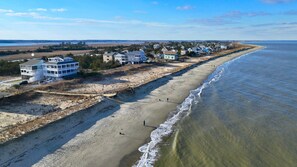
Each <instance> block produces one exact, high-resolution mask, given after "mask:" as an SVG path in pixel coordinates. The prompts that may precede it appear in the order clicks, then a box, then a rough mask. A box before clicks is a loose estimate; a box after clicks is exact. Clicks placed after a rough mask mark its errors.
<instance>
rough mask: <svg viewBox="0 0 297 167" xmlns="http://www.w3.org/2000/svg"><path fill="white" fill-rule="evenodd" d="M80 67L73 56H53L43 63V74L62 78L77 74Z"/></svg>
mask: <svg viewBox="0 0 297 167" xmlns="http://www.w3.org/2000/svg"><path fill="white" fill-rule="evenodd" d="M78 68H79V63H78V62H76V61H74V60H73V59H72V58H71V57H65V58H61V57H53V58H49V59H48V62H45V63H44V64H43V75H44V76H45V77H53V78H62V77H66V76H71V75H75V74H77V72H78Z"/></svg>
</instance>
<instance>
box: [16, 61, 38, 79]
mask: <svg viewBox="0 0 297 167" xmlns="http://www.w3.org/2000/svg"><path fill="white" fill-rule="evenodd" d="M43 63H44V61H43V60H42V59H32V60H29V61H27V62H25V63H22V64H20V71H21V76H22V79H28V80H29V81H31V82H34V81H36V80H41V79H43V69H42V65H43Z"/></svg>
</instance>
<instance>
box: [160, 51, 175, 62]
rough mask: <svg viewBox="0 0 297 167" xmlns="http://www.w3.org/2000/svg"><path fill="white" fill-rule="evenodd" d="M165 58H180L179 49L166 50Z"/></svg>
mask: <svg viewBox="0 0 297 167" xmlns="http://www.w3.org/2000/svg"><path fill="white" fill-rule="evenodd" d="M163 58H164V59H165V60H177V59H178V54H177V51H165V52H164V53H163Z"/></svg>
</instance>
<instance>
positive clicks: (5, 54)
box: [0, 50, 31, 56]
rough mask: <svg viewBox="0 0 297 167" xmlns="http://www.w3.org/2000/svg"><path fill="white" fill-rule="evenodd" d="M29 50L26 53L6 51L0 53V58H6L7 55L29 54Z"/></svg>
mask: <svg viewBox="0 0 297 167" xmlns="http://www.w3.org/2000/svg"><path fill="white" fill-rule="evenodd" d="M29 52H31V51H30V50H27V51H19V50H13V51H12V50H8V51H0V56H7V55H14V54H20V53H29Z"/></svg>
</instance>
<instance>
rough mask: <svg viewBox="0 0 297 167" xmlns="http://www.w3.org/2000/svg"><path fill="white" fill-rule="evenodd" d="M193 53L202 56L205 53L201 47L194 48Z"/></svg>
mask: <svg viewBox="0 0 297 167" xmlns="http://www.w3.org/2000/svg"><path fill="white" fill-rule="evenodd" d="M192 52H195V53H196V54H198V55H199V54H202V53H203V49H202V48H200V47H193V48H192Z"/></svg>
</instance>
